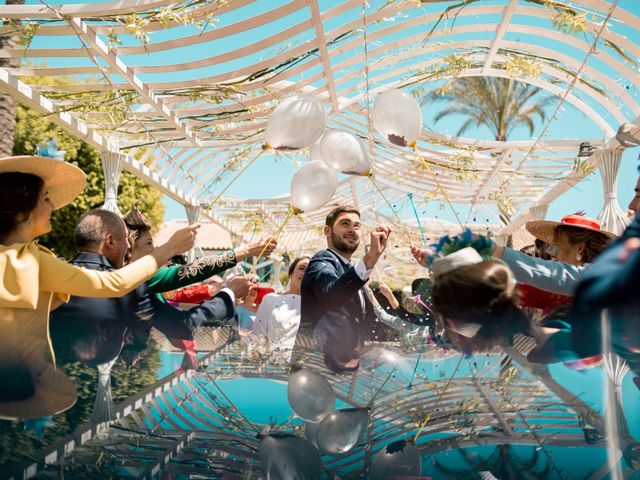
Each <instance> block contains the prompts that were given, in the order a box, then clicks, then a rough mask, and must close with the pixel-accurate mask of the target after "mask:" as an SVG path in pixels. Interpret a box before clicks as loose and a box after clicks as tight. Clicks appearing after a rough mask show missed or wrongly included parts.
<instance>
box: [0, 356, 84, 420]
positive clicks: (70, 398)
mask: <svg viewBox="0 0 640 480" xmlns="http://www.w3.org/2000/svg"><path fill="white" fill-rule="evenodd" d="M29 370H30V371H31V378H30V379H27V381H29V380H30V381H31V382H32V384H33V394H32V395H30V396H29V397H27V398H18V399H15V400H8V401H0V418H1V419H8V420H15V419H21V418H39V417H46V416H48V415H55V414H56V413H60V412H63V411H65V410H67V409H69V408H71V407H72V406H73V405H74V404H75V403H76V399H77V398H78V396H77V393H76V387H75V385H74V384H73V382H72V381H71V380H70V379H69V377H67V376H66V375H65V374H64V372H62V370H59V369H56V368H55V367H54V366H53V365H52V364H50V363H46V362H43V363H42V364H41V365H40V366H38V367H37V368H34V367H33V366H30V367H29ZM16 374H17V373H16ZM3 388H7V386H6V385H5V386H4V387H3Z"/></svg>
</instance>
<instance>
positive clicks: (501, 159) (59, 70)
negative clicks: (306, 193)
mask: <svg viewBox="0 0 640 480" xmlns="http://www.w3.org/2000/svg"><path fill="white" fill-rule="evenodd" d="M455 3H456V2H441V1H424V2H423V6H424V9H420V8H418V9H416V8H415V7H416V2H414V1H391V2H381V1H380V2H371V3H370V5H369V6H364V7H363V4H365V2H362V1H361V0H349V1H344V2H340V3H339V4H337V5H334V4H333V3H332V2H329V3H327V4H324V3H322V2H317V1H313V0H292V1H289V2H285V1H284V0H282V1H277V2H268V3H264V2H262V3H259V2H251V1H248V0H238V1H233V2H226V1H216V2H204V1H189V2H188V1H186V0H183V1H177V2H176V1H168V0H158V1H151V0H139V1H135V2H134V1H128V0H123V1H118V2H111V3H101V4H86V5H62V6H45V5H29V6H2V7H0V16H2V17H5V18H9V19H14V20H15V21H17V22H21V21H23V22H24V21H26V20H28V21H29V22H30V23H22V24H20V23H17V25H18V26H17V27H16V25H13V26H5V27H2V32H3V33H8V32H13V31H16V30H19V31H20V32H21V34H22V37H23V40H24V43H28V42H29V41H30V40H31V39H33V41H32V44H31V45H30V46H29V48H28V49H25V48H18V49H6V50H5V51H3V52H2V55H3V56H10V57H13V58H21V59H24V60H34V59H37V60H39V61H42V60H43V59H44V60H47V61H48V63H49V65H48V66H41V65H40V66H27V65H26V64H24V65H22V66H20V67H18V68H6V69H0V80H1V81H0V86H2V87H3V88H4V89H5V90H8V91H9V92H10V93H11V94H12V95H14V96H15V97H16V98H18V99H19V100H20V101H23V102H25V103H26V104H28V105H30V106H32V107H34V108H35V109H36V110H38V111H40V112H42V113H52V114H53V115H52V116H51V118H52V119H53V120H54V121H56V122H57V123H59V124H61V125H63V126H64V127H65V128H67V129H69V130H70V131H72V132H74V133H75V134H77V135H78V136H80V137H82V138H84V139H86V140H87V141H88V142H89V143H90V144H92V145H93V146H95V147H97V148H99V149H100V150H101V151H102V152H104V155H103V158H104V164H105V169H106V170H108V171H109V172H113V171H118V170H119V169H120V168H121V167H124V168H126V169H128V170H130V171H132V172H133V173H135V174H136V175H139V176H140V177H142V178H143V179H145V180H147V181H149V182H150V183H152V184H154V185H156V186H158V187H159V188H160V189H162V190H163V191H164V192H165V193H167V194H168V195H170V196H172V197H173V198H175V199H177V200H178V201H180V202H181V203H183V204H184V205H185V206H187V210H188V216H189V218H190V220H191V221H193V220H195V218H197V216H198V214H199V211H200V209H201V204H202V203H203V202H205V203H206V202H207V201H208V200H209V199H211V198H213V197H215V196H216V194H217V193H219V192H220V191H221V190H222V188H223V187H224V186H225V185H226V184H227V182H228V181H229V180H230V179H231V178H232V177H233V176H234V175H235V172H237V171H239V170H240V169H241V168H243V167H244V166H246V165H247V164H248V163H249V162H250V161H251V158H253V156H254V155H255V154H256V153H257V152H258V151H259V148H260V145H261V143H262V132H263V129H264V126H265V123H266V120H267V118H268V116H269V113H270V111H271V110H272V108H273V106H274V104H275V103H276V102H278V101H279V100H280V99H282V98H283V97H285V96H287V95H289V94H291V93H295V92H306V93H308V94H310V95H313V96H315V97H316V98H318V99H320V100H322V101H323V102H324V103H325V105H326V107H327V109H328V110H329V112H330V115H329V118H328V126H329V127H330V128H341V129H346V130H349V131H351V132H354V133H356V134H357V135H360V136H361V137H362V138H363V139H365V141H366V139H368V142H369V146H370V150H371V153H372V154H373V158H374V159H375V162H374V167H373V173H374V178H375V181H376V183H377V184H378V185H379V186H380V188H381V189H382V190H383V191H384V193H385V195H386V196H387V197H388V199H389V200H390V202H391V203H397V202H399V201H401V200H403V199H404V198H405V197H404V195H405V194H406V192H408V191H411V192H413V193H414V194H415V196H416V199H417V200H418V201H419V202H426V201H428V200H429V199H433V198H437V199H439V200H443V198H442V195H441V193H440V191H438V187H437V183H439V184H440V185H441V186H442V188H443V189H444V190H446V192H447V194H448V196H449V198H450V199H451V200H452V202H454V203H457V204H470V205H472V206H473V207H474V208H481V209H487V210H488V211H489V212H490V215H492V218H491V223H494V222H497V221H498V216H497V214H496V213H497V209H496V208H495V206H496V204H497V205H498V206H499V207H500V209H501V210H502V211H503V212H505V211H506V212H507V213H510V214H511V215H510V218H511V220H507V221H506V223H504V224H502V226H500V227H498V230H499V231H497V232H496V233H501V234H505V235H506V234H509V233H513V232H514V231H516V230H517V229H518V227H519V226H521V225H522V224H523V222H524V221H525V220H527V219H530V218H540V217H544V214H545V212H546V207H547V205H548V204H549V202H551V201H552V200H553V199H555V198H557V197H558V196H559V195H560V194H561V193H563V192H564V191H566V190H567V189H569V188H571V187H572V186H573V185H574V184H575V183H576V182H578V181H579V180H580V179H582V178H583V177H584V176H585V175H586V174H587V173H588V172H590V171H592V169H593V168H595V167H598V166H600V167H601V168H603V169H607V171H608V173H606V174H605V175H603V176H604V177H606V178H605V179H604V180H605V208H604V209H603V213H602V216H603V218H602V219H603V220H604V221H605V224H607V226H608V227H609V228H611V229H619V228H621V225H622V222H623V215H622V212H621V211H620V209H619V207H618V206H617V203H616V200H615V198H614V196H615V195H611V194H612V193H615V191H614V182H615V177H616V174H617V167H618V164H619V160H620V151H621V150H620V149H619V148H618V147H619V144H618V142H617V141H616V140H615V135H614V134H615V131H616V129H617V128H618V125H619V124H620V123H623V122H629V121H634V122H635V121H636V120H637V119H638V115H639V114H640V104H639V103H638V99H637V95H636V94H635V91H634V88H631V89H630V90H629V89H627V88H625V86H624V85H622V84H621V82H622V83H628V86H633V85H635V84H637V83H638V78H637V76H638V69H637V67H638V64H637V63H636V59H637V58H638V57H640V47H638V45H637V42H636V41H634V40H633V36H634V35H637V33H638V32H637V29H638V28H639V27H640V19H639V18H638V16H637V15H636V13H637V12H631V11H628V10H625V9H624V8H623V6H619V5H618V1H617V0H615V1H614V0H611V1H604V0H590V1H586V0H583V1H572V2H571V3H570V4H565V3H563V2H557V1H555V0H549V1H544V2H543V1H540V0H508V1H507V0H505V1H504V2H502V4H499V5H495V3H496V2H492V4H491V5H483V4H482V3H483V2H481V1H478V2H469V4H468V5H467V6H465V7H463V8H455V9H452V10H451V11H449V9H448V8H449V7H450V6H451V5H452V4H455ZM497 3H499V2H497ZM365 5H368V4H365ZM434 6H435V7H436V8H432V7H434ZM425 10H426V13H425ZM454 15H455V19H456V21H455V22H452V21H450V19H451V18H453V16H454ZM195 22H201V23H200V24H199V25H198V26H197V25H195V24H194V23H195ZM215 22H217V23H216V24H215V28H213V27H214V23H215ZM183 24H185V25H186V26H183ZM38 25H39V28H37V29H36V28H35V26H38ZM628 37H632V38H631V39H630V38H628ZM58 41H59V42H60V48H57V47H56V48H50V46H51V45H56V42H58ZM119 43H122V45H118V44H119ZM178 72H179V73H178ZM363 73H364V74H363ZM477 75H488V76H494V77H513V78H517V79H518V80H522V81H524V82H527V83H530V84H532V85H537V86H540V87H541V88H543V89H545V90H547V91H549V92H552V93H553V94H556V95H557V96H558V97H559V98H560V99H561V105H558V108H559V110H560V109H561V108H562V105H564V104H569V105H572V106H573V107H574V108H575V109H577V110H578V111H580V112H582V113H584V114H585V115H586V117H587V118H589V119H590V120H591V121H592V122H593V123H594V124H595V125H597V127H598V128H599V129H600V130H601V132H602V138H601V139H600V140H594V139H585V138H580V137H578V138H576V139H575V140H557V139H551V138H548V135H547V131H548V125H549V124H547V125H545V126H544V128H543V130H542V132H541V133H540V135H539V137H538V138H536V139H532V140H528V141H514V142H495V141H482V140H472V139H465V138H455V137H448V136H446V135H442V134H440V133H436V132H433V131H429V130H426V129H425V130H423V133H422V136H421V138H420V141H419V142H418V149H419V151H420V152H421V153H422V155H423V156H424V157H425V158H426V159H427V161H428V162H429V165H430V166H431V169H432V170H433V175H432V174H431V172H429V170H428V169H424V168H422V167H421V166H420V162H419V161H418V160H417V159H416V156H415V154H414V153H412V152H409V151H407V150H403V149H400V148H398V147H396V146H393V145H390V144H388V143H386V142H385V141H383V139H381V138H380V137H379V136H378V135H377V134H376V133H375V132H374V130H373V128H372V127H371V125H370V124H369V122H368V120H367V119H368V116H369V111H368V105H369V106H370V103H369V101H371V102H372V101H373V100H374V99H375V96H376V94H377V93H378V92H381V91H384V90H385V89H388V88H392V87H398V88H406V89H408V90H411V89H413V88H415V87H416V85H418V86H420V87H424V86H425V85H428V84H429V82H436V81H439V82H443V81H445V82H446V81H448V80H449V79H452V78H456V77H464V76H477ZM26 76H30V77H32V76H35V78H30V80H29V85H26V84H25V83H23V81H24V80H25V78H24V77H26ZM41 76H50V77H51V76H53V77H57V76H75V77H74V78H75V80H72V81H71V84H69V85H56V86H49V85H45V84H44V83H43V82H42V81H40V79H39V77H41ZM434 85H439V86H441V83H436V84H434ZM559 110H558V111H559ZM557 113H558V112H555V114H554V115H553V117H552V120H551V122H553V121H555V119H556V117H557ZM584 141H590V143H591V144H592V145H593V146H594V147H597V151H596V153H595V154H593V155H591V156H590V157H589V158H588V159H582V160H583V161H582V162H579V163H578V164H575V162H574V161H575V157H576V154H577V152H578V146H579V144H580V143H581V142H584ZM261 160H262V159H261ZM246 175H251V170H249V171H248V172H246ZM256 181H257V182H258V181H261V180H260V179H256ZM343 202H346V203H350V204H352V203H355V204H358V205H360V206H361V207H362V209H363V211H364V212H365V217H366V218H367V219H368V220H369V221H370V222H372V221H373V220H374V219H377V218H376V213H378V214H379V213H381V212H386V214H387V215H388V216H390V217H391V216H392V215H391V213H390V211H389V209H388V207H387V206H386V205H385V203H384V202H383V201H382V198H381V196H380V194H379V193H378V192H377V191H376V189H375V188H374V187H373V186H372V184H371V182H369V181H368V180H367V179H366V178H356V177H352V178H348V179H347V180H345V181H343V182H342V183H341V184H340V186H339V188H338V191H337V193H336V196H335V198H334V200H333V202H332V203H343ZM256 205H257V206H256ZM287 207H288V200H287V198H277V199H265V200H263V201H259V202H256V201H253V200H242V199H225V198H224V197H223V199H221V201H220V205H216V206H215V207H214V209H213V212H214V213H209V216H210V217H212V219H213V220H214V221H216V222H218V223H219V224H220V225H222V226H224V227H225V228H227V229H229V230H230V231H233V232H235V233H238V232H239V231H240V230H241V229H242V228H243V227H244V226H245V225H246V217H245V216H244V215H242V213H244V212H251V213H255V212H262V213H261V214H262V216H263V218H265V219H268V221H269V223H273V224H274V225H280V224H282V222H283V221H284V216H285V214H286V211H287ZM323 213H324V212H311V213H310V214H308V215H306V216H305V219H304V221H303V220H300V219H297V220H293V221H291V222H290V224H289V225H288V228H289V229H293V230H295V229H300V228H306V226H308V225H319V224H320V223H321V222H320V221H321V219H322V217H323ZM490 215H486V216H490ZM503 218H504V217H503ZM391 220H394V221H396V222H397V220H396V219H394V218H391ZM463 221H464V219H463ZM303 225H304V227H303Z"/></svg>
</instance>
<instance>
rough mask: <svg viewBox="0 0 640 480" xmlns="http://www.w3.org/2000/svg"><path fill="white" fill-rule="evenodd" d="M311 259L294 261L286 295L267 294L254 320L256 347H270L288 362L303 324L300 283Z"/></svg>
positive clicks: (275, 355) (276, 354)
mask: <svg viewBox="0 0 640 480" xmlns="http://www.w3.org/2000/svg"><path fill="white" fill-rule="evenodd" d="M309 260H310V259H309V257H298V258H296V259H295V260H294V261H293V262H291V265H290V266H289V288H288V289H287V291H285V292H284V293H282V294H276V293H272V294H268V295H266V296H265V297H264V298H263V300H262V303H260V307H259V308H258V312H257V314H256V318H255V321H254V323H253V328H252V332H251V333H252V337H253V339H254V342H255V344H256V347H258V348H259V347H260V346H266V347H267V348H268V349H269V351H270V352H273V353H272V355H270V356H271V358H274V359H276V360H285V361H288V360H289V359H290V357H291V350H292V349H293V346H294V343H295V341H296V334H297V333H298V328H299V327H300V285H301V284H302V278H303V277H304V273H305V271H306V269H307V266H308V265H309ZM254 348H255V347H254ZM276 352H277V353H276Z"/></svg>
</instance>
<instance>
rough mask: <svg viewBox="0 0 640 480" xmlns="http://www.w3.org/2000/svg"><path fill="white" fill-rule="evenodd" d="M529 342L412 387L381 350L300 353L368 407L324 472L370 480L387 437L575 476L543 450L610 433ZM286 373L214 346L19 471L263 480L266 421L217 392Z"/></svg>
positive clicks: (622, 427)
mask: <svg viewBox="0 0 640 480" xmlns="http://www.w3.org/2000/svg"><path fill="white" fill-rule="evenodd" d="M526 344H527V341H526V340H524V338H523V339H522V340H521V341H520V342H517V344H516V348H515V349H512V350H511V351H509V352H507V353H498V352H495V353H490V354H488V355H486V360H485V361H484V362H481V359H476V360H477V361H478V364H477V369H476V368H475V366H474V367H471V365H472V363H474V362H475V360H474V359H464V360H461V362H462V363H463V364H465V365H463V367H464V368H471V375H466V374H461V375H460V376H458V377H457V378H454V379H453V381H448V379H447V378H442V377H440V378H433V377H432V376H431V374H430V373H428V372H426V371H421V373H419V374H418V376H417V377H416V382H415V385H414V387H413V388H412V389H411V390H407V384H406V382H407V378H406V377H405V376H402V375H398V376H393V377H389V376H388V374H387V370H388V369H389V366H390V365H389V364H387V365H386V366H385V360H384V359H385V356H382V357H380V356H379V355H373V356H371V355H369V354H367V353H366V352H365V354H364V356H363V360H364V363H363V365H362V368H361V369H360V371H359V372H358V373H357V374H354V375H348V376H345V375H336V374H334V373H332V372H330V371H329V370H327V369H326V367H325V366H324V362H323V361H322V358H321V355H319V354H318V353H317V352H315V351H308V352H305V356H304V358H305V366H306V367H308V368H312V369H314V370H315V371H317V372H320V373H321V374H322V375H323V376H325V377H326V378H327V379H328V380H329V381H330V382H331V384H332V387H333V390H334V392H335V395H336V398H337V399H339V400H340V401H342V402H344V404H346V405H349V406H352V407H362V406H364V405H367V404H369V405H370V408H371V409H370V419H369V423H368V429H367V433H366V437H365V439H363V442H364V441H365V440H366V443H365V444H363V445H362V446H361V447H360V448H356V449H353V450H352V451H350V452H345V453H342V454H338V455H323V463H324V467H325V473H326V474H328V475H329V476H330V477H331V476H335V475H337V476H339V477H340V478H345V479H351V478H353V479H357V478H366V468H367V465H369V464H370V461H371V458H372V457H373V456H375V454H376V453H378V452H379V451H380V450H381V449H383V448H384V447H385V446H386V445H387V444H389V443H390V442H393V441H396V440H398V439H402V438H414V439H415V443H416V446H417V448H418V450H419V452H420V453H421V455H423V456H432V455H434V454H437V453H438V452H443V451H447V450H451V449H456V448H460V449H464V448H468V447H471V448H473V447H482V446H491V445H509V446H511V447H513V446H531V448H532V449H533V448H536V449H538V450H539V451H542V452H543V453H544V454H546V455H547V458H546V459H545V461H547V462H548V463H547V465H548V468H549V472H548V477H547V478H573V477H572V476H571V472H569V471H566V468H567V467H566V465H565V466H564V469H565V472H563V471H562V468H561V466H559V465H556V464H555V463H554V454H552V453H549V452H548V450H547V449H549V448H555V447H558V448H561V447H573V448H576V447H581V448H593V449H603V448H605V447H607V445H608V444H609V442H610V441H611V440H610V439H608V438H606V437H605V431H606V430H605V426H604V423H605V419H604V417H603V416H602V415H601V414H600V413H598V412H596V411H595V410H594V409H593V408H591V407H590V406H589V405H588V404H586V403H585V402H583V401H582V400H580V399H579V398H577V397H576V396H575V395H574V394H572V393H571V392H570V391H568V390H566V389H565V388H564V387H563V386H562V385H560V384H559V383H558V382H557V381H556V380H554V379H553V378H552V376H551V375H550V374H549V372H548V370H547V369H546V367H542V368H540V367H539V366H538V367H535V366H533V365H531V364H529V363H528V362H527V361H526V360H524V358H523V356H522V353H520V350H523V351H526V350H527V348H530V347H531V345H529V346H528V347H527V345H526ZM371 348H373V349H379V348H382V349H383V350H385V349H388V350H386V351H387V356H389V355H393V347H391V346H389V345H377V346H372V347H371ZM459 356H460V355H459V354H456V353H455V352H450V353H449V354H446V355H443V354H442V352H438V351H436V350H427V351H425V352H424V361H425V362H427V364H428V362H433V361H436V362H444V361H445V360H446V359H447V358H449V359H451V360H456V359H457V358H458V357H459ZM381 359H382V361H381ZM612 362H616V360H612ZM609 364H610V363H608V366H609ZM392 365H393V363H392ZM385 368H386V370H385ZM289 373H290V372H289V366H287V365H269V364H262V363H253V364H252V363H248V362H247V361H246V359H245V358H243V350H242V349H241V348H238V346H237V345H230V346H222V347H218V349H217V350H215V351H213V352H212V353H211V354H209V355H208V356H207V357H206V358H205V359H204V360H203V366H202V368H201V369H199V370H198V371H188V372H182V371H178V372H176V373H175V374H173V375H170V376H168V377H166V378H164V379H162V380H161V381H159V382H158V383H157V384H155V385H153V386H151V387H149V388H148V389H147V390H145V391H143V392H140V394H138V395H135V396H133V397H132V398H130V399H128V400H126V401H125V402H123V403H122V404H120V405H119V406H118V407H117V409H116V410H115V411H114V412H113V418H114V420H113V421H112V422H109V423H87V424H85V425H82V426H81V427H80V428H79V429H78V430H77V431H76V432H75V433H74V434H72V435H71V436H69V437H67V438H65V439H62V440H61V441H59V442H57V444H55V445H54V446H52V447H50V448H46V449H44V450H43V451H42V452H41V454H40V455H39V457H37V458H35V459H34V460H35V461H34V463H32V464H30V465H28V466H26V467H25V469H24V471H23V472H22V476H23V477H24V478H50V476H51V475H53V474H56V473H58V474H60V472H62V474H63V475H65V474H66V475H67V476H75V475H82V476H83V477H84V478H103V477H102V476H104V475H106V474H108V475H115V476H118V478H120V477H123V478H124V477H126V478H140V479H142V478H173V477H174V476H175V477H177V478H183V476H187V477H188V476H189V475H201V476H202V478H217V477H216V475H223V476H224V478H237V479H241V478H247V476H251V477H252V478H254V477H255V478H258V477H260V478H261V476H264V475H265V472H264V470H263V466H262V465H261V462H260V459H259V456H258V444H259V440H257V439H256V433H257V432H258V433H259V432H262V431H263V430H264V429H265V428H267V427H269V425H266V424H262V423H259V422H256V421H255V420H254V421H251V420H249V419H248V418H247V415H249V416H250V413H249V412H246V411H245V412H244V413H243V412H242V411H240V410H239V409H237V408H236V407H235V406H233V404H232V403H229V402H228V401H227V400H228V397H225V396H224V391H223V390H222V389H223V388H225V389H227V388H228V387H226V386H225V383H224V382H225V381H234V380H235V381H239V380H240V379H248V378H261V379H270V380H274V381H281V382H282V381H285V382H286V381H287V380H288V378H289ZM405 373H406V372H405ZM622 375H624V374H622ZM612 378H613V377H612ZM617 382H618V383H617V389H613V390H612V392H613V394H614V401H616V402H620V398H621V397H620V383H619V382H620V378H618V380H617ZM374 392H375V393H376V396H375V401H373V402H371V400H372V394H373V393H374ZM427 412H435V413H434V414H433V415H432V416H430V421H429V423H428V425H427V427H426V428H424V429H422V428H419V427H420V424H421V422H422V420H423V418H424V415H425V413H427ZM608 414H609V413H608ZM610 414H611V415H613V416H614V421H615V422H616V423H617V425H618V428H619V430H618V431H619V432H620V435H621V436H620V446H621V448H620V449H621V450H622V449H624V447H625V446H626V445H627V444H629V443H633V442H634V440H633V438H632V437H631V436H630V435H629V434H628V426H627V422H626V418H625V416H624V413H623V410H622V409H621V408H618V409H614V410H613V411H612V412H611V413H610ZM278 420H280V422H279V425H278V428H279V429H281V430H285V431H295V432H297V433H298V434H304V431H305V428H306V427H305V426H304V425H305V424H304V423H300V422H299V421H297V422H296V421H292V419H290V418H289V419H278ZM282 420H284V421H282ZM276 423H278V422H276ZM271 428H273V425H272V426H271ZM621 455H622V454H621V452H620V451H619V450H617V449H616V451H615V452H613V455H612V461H613V464H611V463H607V462H605V463H604V464H603V465H601V466H600V465H597V467H599V468H597V469H596V470H595V471H593V474H592V475H590V476H589V479H593V480H596V479H600V478H604V477H605V475H607V473H608V472H609V471H610V469H612V468H613V467H614V466H615V464H616V463H617V462H618V461H620V460H621ZM541 456H543V458H544V455H541ZM63 457H64V460H62V459H63ZM565 463H566V462H565ZM619 468H620V472H624V478H634V477H633V475H634V471H633V470H632V469H630V468H628V467H625V466H624V465H620V467H619ZM620 478H622V477H620Z"/></svg>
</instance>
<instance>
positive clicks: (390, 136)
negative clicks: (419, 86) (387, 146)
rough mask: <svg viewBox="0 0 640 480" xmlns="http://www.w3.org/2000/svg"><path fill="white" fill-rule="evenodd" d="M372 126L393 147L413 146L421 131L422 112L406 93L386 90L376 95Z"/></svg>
mask: <svg viewBox="0 0 640 480" xmlns="http://www.w3.org/2000/svg"><path fill="white" fill-rule="evenodd" d="M373 124H374V126H375V128H376V130H377V131H378V133H379V134H380V135H382V136H383V137H384V138H385V139H386V140H388V141H389V142H391V143H393V144H394V145H398V146H400V147H406V146H413V145H414V144H415V142H416V141H417V140H418V137H419V136H420V131H421V130H422V110H421V109H420V105H418V102H416V100H415V99H414V98H413V97H412V96H411V95H410V94H408V93H407V92H403V91H402V90H396V89H393V90H387V91H386V92H383V93H381V94H380V95H378V98H377V99H376V102H375V105H374V106H373Z"/></svg>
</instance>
